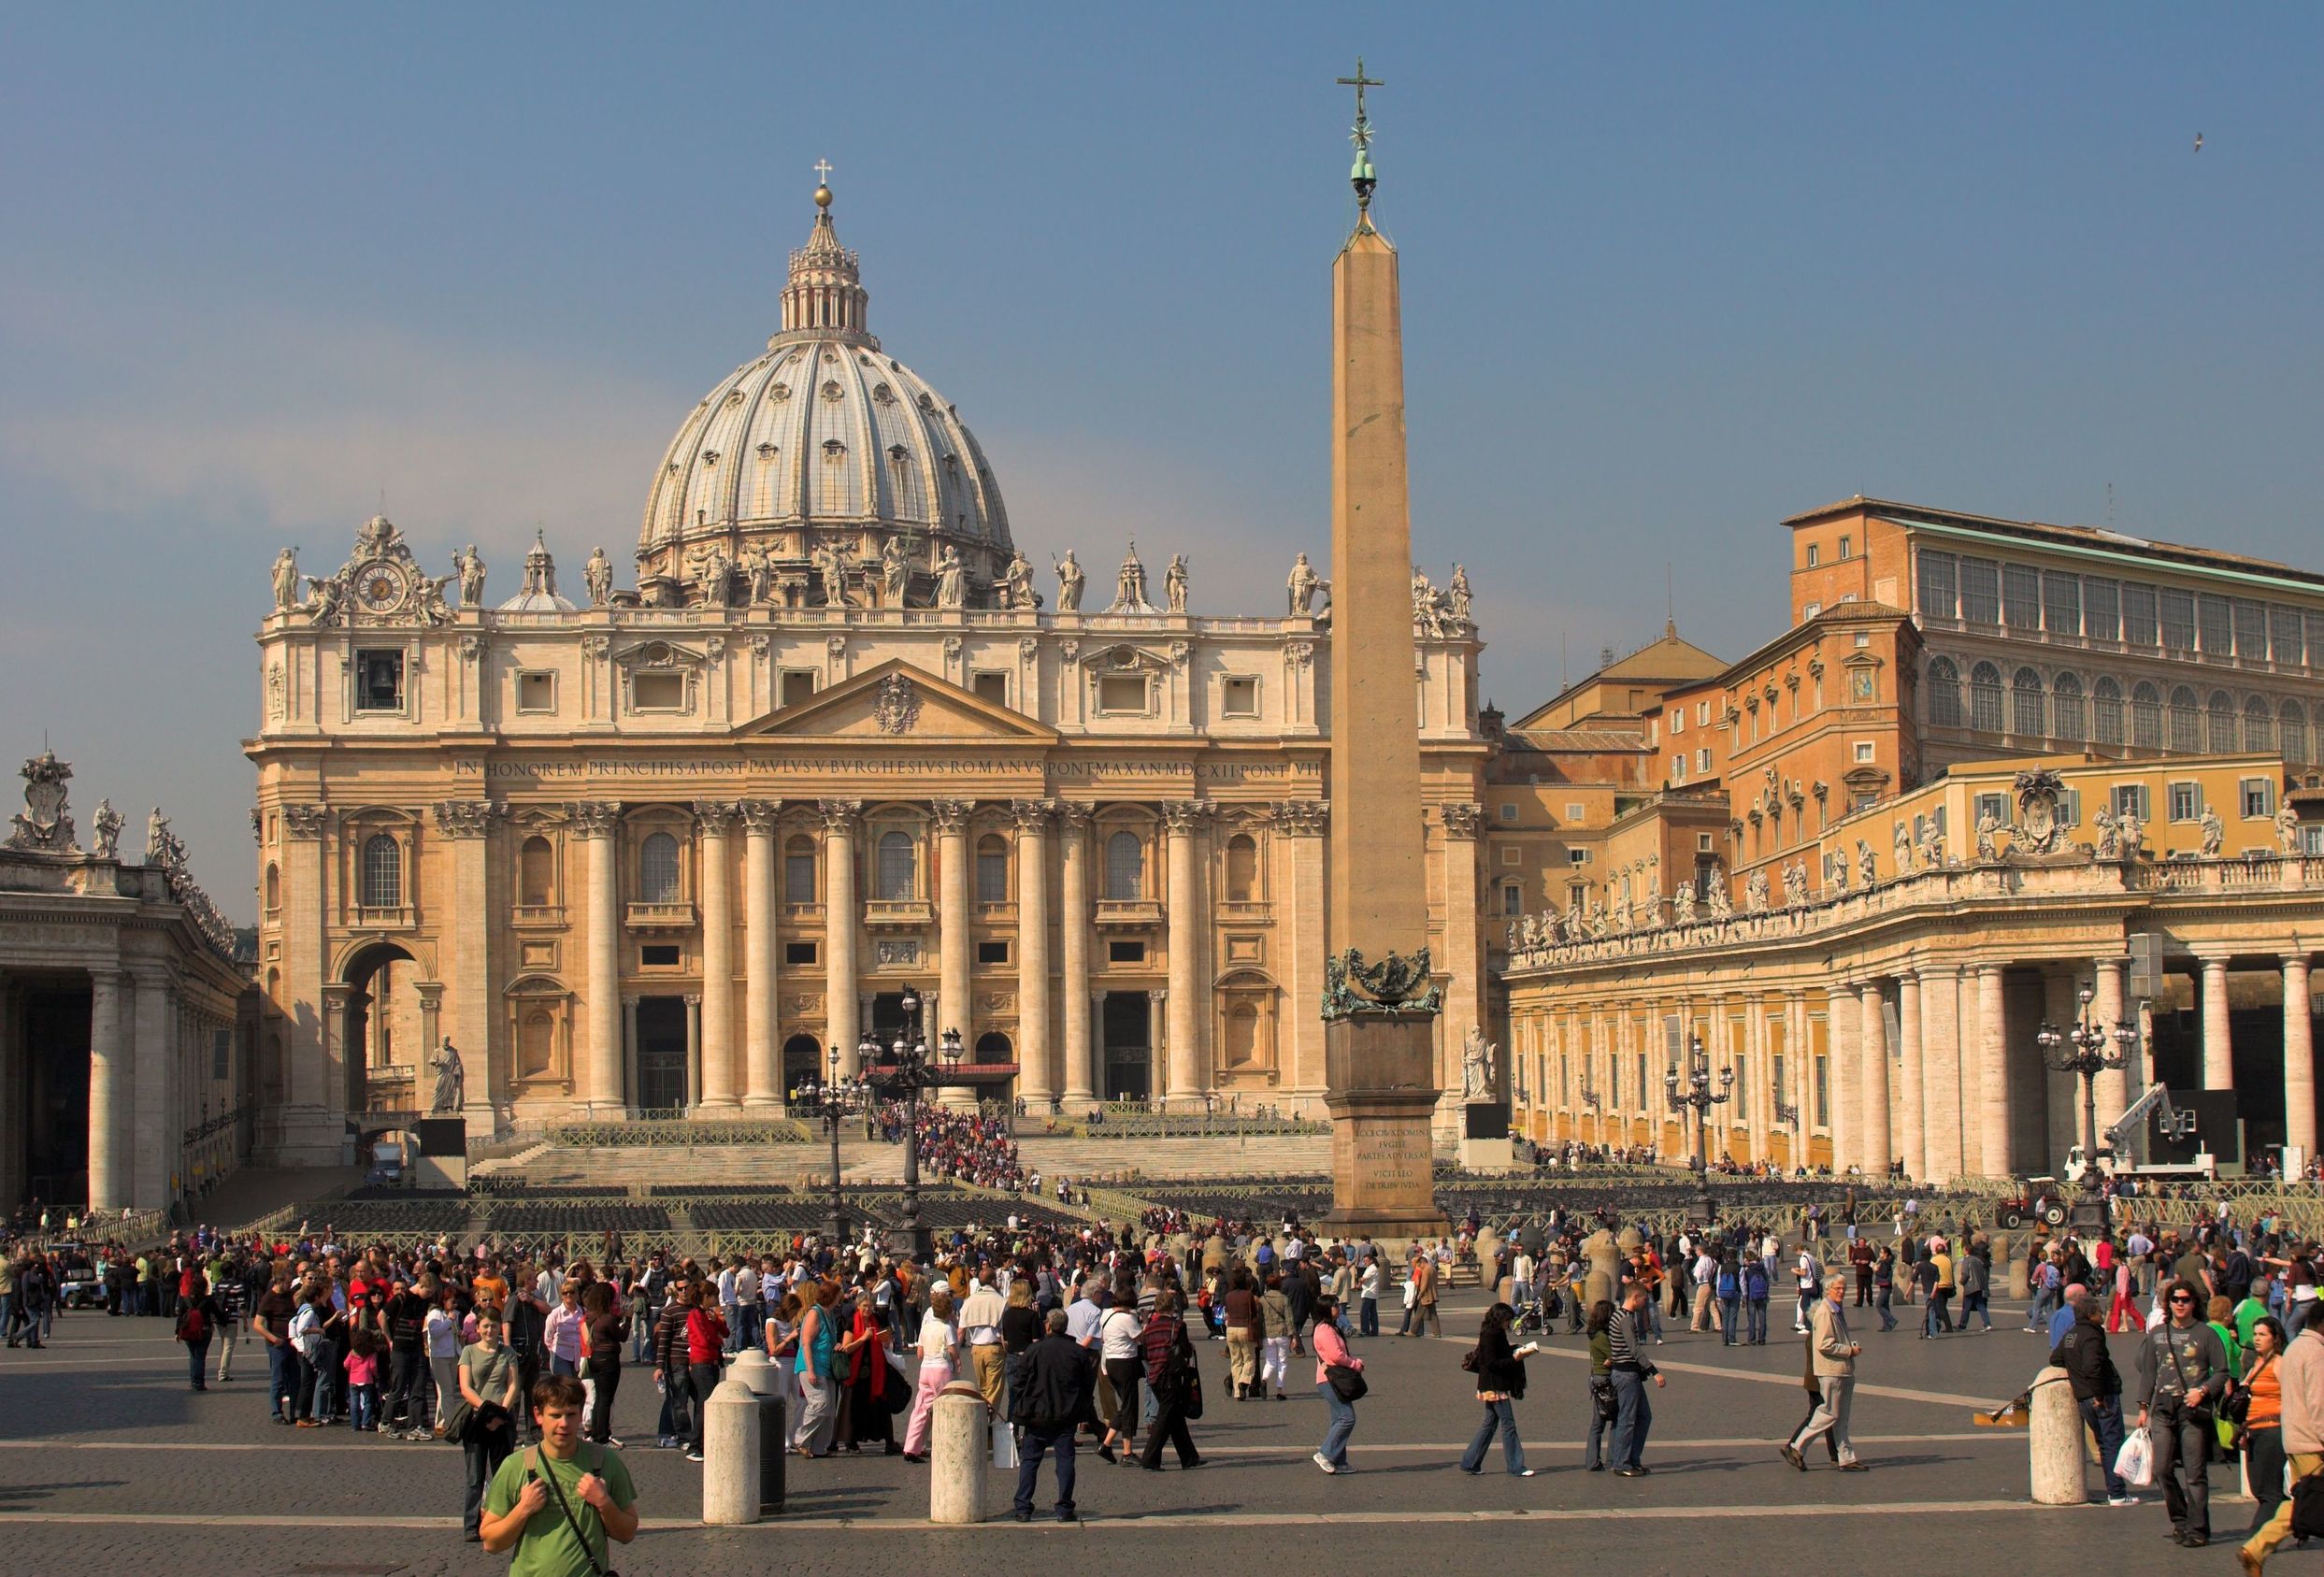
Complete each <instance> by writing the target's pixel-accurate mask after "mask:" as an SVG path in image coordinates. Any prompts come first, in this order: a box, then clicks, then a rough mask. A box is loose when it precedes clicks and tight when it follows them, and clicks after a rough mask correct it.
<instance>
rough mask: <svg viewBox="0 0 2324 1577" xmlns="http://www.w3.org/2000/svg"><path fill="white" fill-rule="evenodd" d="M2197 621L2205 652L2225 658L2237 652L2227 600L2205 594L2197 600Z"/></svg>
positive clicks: (2208, 593) (2199, 636)
mask: <svg viewBox="0 0 2324 1577" xmlns="http://www.w3.org/2000/svg"><path fill="white" fill-rule="evenodd" d="M2195 619H2196V628H2197V631H2198V638H2199V639H2200V640H2201V641H2202V649H2203V651H2204V652H2207V653H2210V654H2211V655H2213V656H2218V657H2224V656H2226V655H2228V654H2229V653H2230V652H2233V651H2234V650H2235V633H2234V622H2233V618H2232V616H2231V614H2230V612H2229V609H2228V600H2227V598H2225V597H2223V596H2217V595H2213V594H2212V593H2210V592H2205V593H2203V594H2202V595H2201V596H2199V597H2197V598H2196V599H2195Z"/></svg>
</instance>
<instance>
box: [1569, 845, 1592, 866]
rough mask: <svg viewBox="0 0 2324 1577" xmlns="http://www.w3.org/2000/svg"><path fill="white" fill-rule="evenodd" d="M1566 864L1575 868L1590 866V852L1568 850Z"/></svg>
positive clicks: (1585, 850)
mask: <svg viewBox="0 0 2324 1577" xmlns="http://www.w3.org/2000/svg"><path fill="white" fill-rule="evenodd" d="M1566 864H1568V865H1574V866H1585V865H1587V864H1589V851H1588V850H1587V849H1569V850H1567V851H1566Z"/></svg>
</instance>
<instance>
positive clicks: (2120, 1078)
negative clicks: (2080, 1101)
mask: <svg viewBox="0 0 2324 1577" xmlns="http://www.w3.org/2000/svg"><path fill="white" fill-rule="evenodd" d="M2090 983H2091V988H2092V990H2093V992H2094V993H2095V995H2094V996H2092V997H2091V999H2090V1009H2091V1012H2092V1014H2093V1016H2095V1017H2096V1019H2097V1020H2098V1026H2099V1027H2100V1028H2101V1029H2103V1030H2105V1031H2106V1032H2107V1034H2108V1036H2109V1037H2110V1039H2108V1041H2107V1053H2108V1054H2109V1055H2112V1054H2116V1053H2118V1052H2120V1051H2121V1048H2120V1047H2119V1046H2117V1045H2116V1044H2115V1043H2114V1041H2113V1039H2111V1037H2112V1035H2113V1033H2114V1031H2115V1030H2116V1029H2118V1028H2124V1027H2129V1028H2132V1029H2135V1028H2136V1027H2137V1024H2136V1021H2135V1018H2134V1015H2133V1014H2132V1013H2131V1011H2130V960H2129V959H2128V958H2120V957H2116V958H2101V959H2099V960H2097V963H2096V979H2094V980H2093V981H2092V982H2090ZM2139 1061H2140V1057H2139V1049H2138V1047H2136V1046H2132V1047H2131V1048H2130V1051H2129V1052H2128V1053H2127V1054H2124V1055H2123V1059H2122V1066H2121V1067H2120V1068H2108V1069H2106V1070H2105V1071H2104V1072H2102V1073H2101V1074H2100V1075H2099V1076H2098V1131H2099V1132H2100V1133H2104V1132H2105V1131H2106V1130H2107V1129H2108V1128H2110V1127H2112V1126H2114V1125H2115V1124H2116V1122H2118V1121H2119V1120H2120V1119H2121V1117H2122V1114H2123V1113H2124V1112H2125V1111H2129V1110H2130V1102H2131V1101H2132V1100H2134V1099H2135V1098H2137V1095H2136V1084H2137V1082H2138V1078H2139Z"/></svg>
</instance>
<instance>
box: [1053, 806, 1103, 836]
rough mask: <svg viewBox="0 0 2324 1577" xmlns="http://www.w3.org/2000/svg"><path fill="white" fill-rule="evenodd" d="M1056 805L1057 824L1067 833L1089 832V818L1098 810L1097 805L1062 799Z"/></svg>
mask: <svg viewBox="0 0 2324 1577" xmlns="http://www.w3.org/2000/svg"><path fill="white" fill-rule="evenodd" d="M1055 803H1056V807H1057V824H1058V825H1059V826H1061V827H1062V828H1064V829H1065V831H1066V832H1068V833H1069V834H1070V833H1078V832H1087V831H1088V830H1089V818H1090V817H1091V815H1093V814H1094V813H1095V812H1096V811H1097V807H1096V806H1095V805H1092V804H1090V803H1089V802H1088V801H1087V800H1083V799H1060V800H1057V801H1056V802H1055Z"/></svg>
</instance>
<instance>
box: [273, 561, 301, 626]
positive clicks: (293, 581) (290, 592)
mask: <svg viewBox="0 0 2324 1577" xmlns="http://www.w3.org/2000/svg"><path fill="white" fill-rule="evenodd" d="M274 606H275V611H276V612H278V613H281V612H287V611H288V610H289V609H294V608H295V607H297V606H298V550H297V549H296V548H285V549H283V550H282V551H281V552H279V553H277V554H275V556H274Z"/></svg>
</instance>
